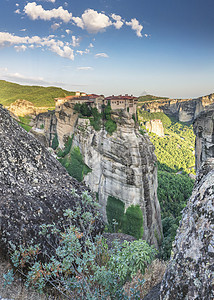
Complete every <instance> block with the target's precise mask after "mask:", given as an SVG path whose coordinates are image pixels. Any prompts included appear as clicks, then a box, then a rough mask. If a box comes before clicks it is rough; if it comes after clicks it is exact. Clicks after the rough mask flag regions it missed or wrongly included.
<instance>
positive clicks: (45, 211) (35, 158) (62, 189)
mask: <svg viewBox="0 0 214 300" xmlns="http://www.w3.org/2000/svg"><path fill="white" fill-rule="evenodd" d="M0 148H1V151H0V242H1V244H2V245H3V246H4V248H5V250H6V251H8V249H9V248H10V245H11V244H13V245H19V244H20V243H25V244H28V243H31V242H33V243H43V242H44V241H43V240H42V239H43V238H42V237H41V235H39V234H38V233H39V231H40V225H42V224H51V223H53V222H54V223H55V224H56V225H57V226H58V227H62V226H63V225H65V218H64V215H63V213H64V211H65V209H67V208H71V209H74V210H75V206H76V203H77V202H78V201H79V202H81V197H78V196H75V195H73V194H72V193H71V191H72V189H76V191H77V194H78V195H81V194H82V192H83V191H86V190H88V189H87V188H86V187H85V186H84V185H82V184H80V183H78V182H77V181H76V180H75V179H73V178H71V177H70V176H69V175H68V174H67V172H66V170H65V169H64V168H63V167H62V166H61V164H60V163H59V162H58V161H57V160H56V159H55V158H54V157H53V156H52V155H51V154H50V153H49V152H48V150H46V149H45V147H44V146H43V145H42V144H41V143H40V142H39V141H38V140H37V139H35V138H34V137H33V136H31V135H30V134H28V133H27V132H26V131H25V130H24V129H22V128H21V127H20V126H19V125H18V123H17V122H16V121H15V120H13V119H12V118H11V117H10V115H9V113H8V112H7V111H6V110H4V109H3V108H2V107H0ZM87 209H88V210H89V211H91V212H92V213H93V214H94V215H95V214H96V217H95V226H94V227H95V229H94V233H97V232H99V231H101V230H102V229H103V222H102V219H101V218H100V217H97V212H96V211H95V209H94V207H93V206H88V207H87ZM44 245H45V244H44ZM45 247H46V250H49V247H50V246H48V244H46V245H45Z"/></svg>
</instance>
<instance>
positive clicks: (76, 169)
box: [65, 147, 91, 182]
mask: <svg viewBox="0 0 214 300" xmlns="http://www.w3.org/2000/svg"><path fill="white" fill-rule="evenodd" d="M65 167H66V169H67V171H68V173H69V175H71V176H72V177H74V178H76V179H77V180H78V181H79V182H81V181H82V180H83V178H84V175H87V174H88V173H89V172H91V169H90V168H89V167H88V166H86V164H85V163H84V161H83V157H82V154H81V152H80V149H79V147H74V148H73V149H72V150H71V154H70V159H69V160H68V161H67V164H65Z"/></svg>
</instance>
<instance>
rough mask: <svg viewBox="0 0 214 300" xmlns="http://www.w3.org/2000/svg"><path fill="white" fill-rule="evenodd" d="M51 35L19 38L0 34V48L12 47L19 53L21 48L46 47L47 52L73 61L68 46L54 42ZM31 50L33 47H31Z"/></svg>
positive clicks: (4, 33)
mask: <svg viewBox="0 0 214 300" xmlns="http://www.w3.org/2000/svg"><path fill="white" fill-rule="evenodd" d="M53 37H54V36H53V35H50V36H48V37H44V38H40V37H39V36H32V37H29V36H25V37H20V36H16V35H13V34H11V33H8V32H0V46H2V47H6V46H14V48H15V49H16V50H17V49H19V51H20V50H21V48H20V47H22V50H24V48H23V46H25V47H27V46H26V45H28V46H32V45H33V46H35V47H43V49H44V48H45V47H46V48H47V49H48V50H50V51H52V52H54V53H56V54H58V55H59V56H61V57H65V58H68V59H71V60H74V51H73V49H71V48H70V47H69V46H68V45H65V44H64V43H63V42H62V41H60V40H55V39H54V38H53ZM31 48H33V47H31Z"/></svg>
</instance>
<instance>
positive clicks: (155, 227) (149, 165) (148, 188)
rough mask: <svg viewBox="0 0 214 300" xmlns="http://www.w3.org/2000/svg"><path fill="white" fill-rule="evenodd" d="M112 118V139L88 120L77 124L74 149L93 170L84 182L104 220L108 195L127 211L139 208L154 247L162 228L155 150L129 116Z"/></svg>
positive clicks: (124, 114)
mask: <svg viewBox="0 0 214 300" xmlns="http://www.w3.org/2000/svg"><path fill="white" fill-rule="evenodd" d="M112 118H113V119H114V120H116V122H117V131H116V132H114V133H113V135H112V136H110V135H108V134H107V132H106V131H105V130H104V129H103V130H101V131H98V132H97V131H95V130H94V129H93V127H91V126H90V125H89V124H90V123H89V120H85V119H79V120H78V124H77V126H76V127H75V130H74V138H73V146H78V147H79V148H80V150H81V152H82V154H83V157H84V162H85V163H86V165H87V166H89V167H90V168H91V169H92V172H91V173H88V174H87V175H86V176H85V179H84V181H85V183H86V184H87V185H88V186H89V187H90V188H91V189H92V190H93V191H95V192H97V193H98V196H99V201H100V204H101V209H102V214H103V215H104V218H105V220H106V203H107V198H108V196H110V195H111V196H114V197H116V198H119V199H120V200H122V201H123V202H124V203H125V207H126V208H127V207H129V206H130V205H132V204H134V205H136V204H139V205H140V207H141V209H142V212H143V222H144V224H143V225H144V235H143V238H144V239H146V240H147V241H148V242H150V243H152V244H155V245H157V244H158V240H161V235H162V226H161V217H160V206H159V202H158V199H157V167H156V161H157V159H156V156H155V155H154V146H153V144H152V143H151V142H150V140H149V138H148V137H147V136H146V135H144V136H142V135H141V134H140V133H139V132H138V130H137V129H135V124H134V121H133V120H132V118H131V116H130V115H129V114H128V113H125V112H115V113H114V114H113V115H112Z"/></svg>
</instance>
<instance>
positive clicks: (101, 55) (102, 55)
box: [95, 53, 109, 58]
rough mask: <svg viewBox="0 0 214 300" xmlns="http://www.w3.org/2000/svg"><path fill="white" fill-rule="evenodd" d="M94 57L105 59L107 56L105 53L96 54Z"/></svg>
mask: <svg viewBox="0 0 214 300" xmlns="http://www.w3.org/2000/svg"><path fill="white" fill-rule="evenodd" d="M95 57H105V58H107V57H109V56H108V55H107V54H106V53H97V54H95Z"/></svg>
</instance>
